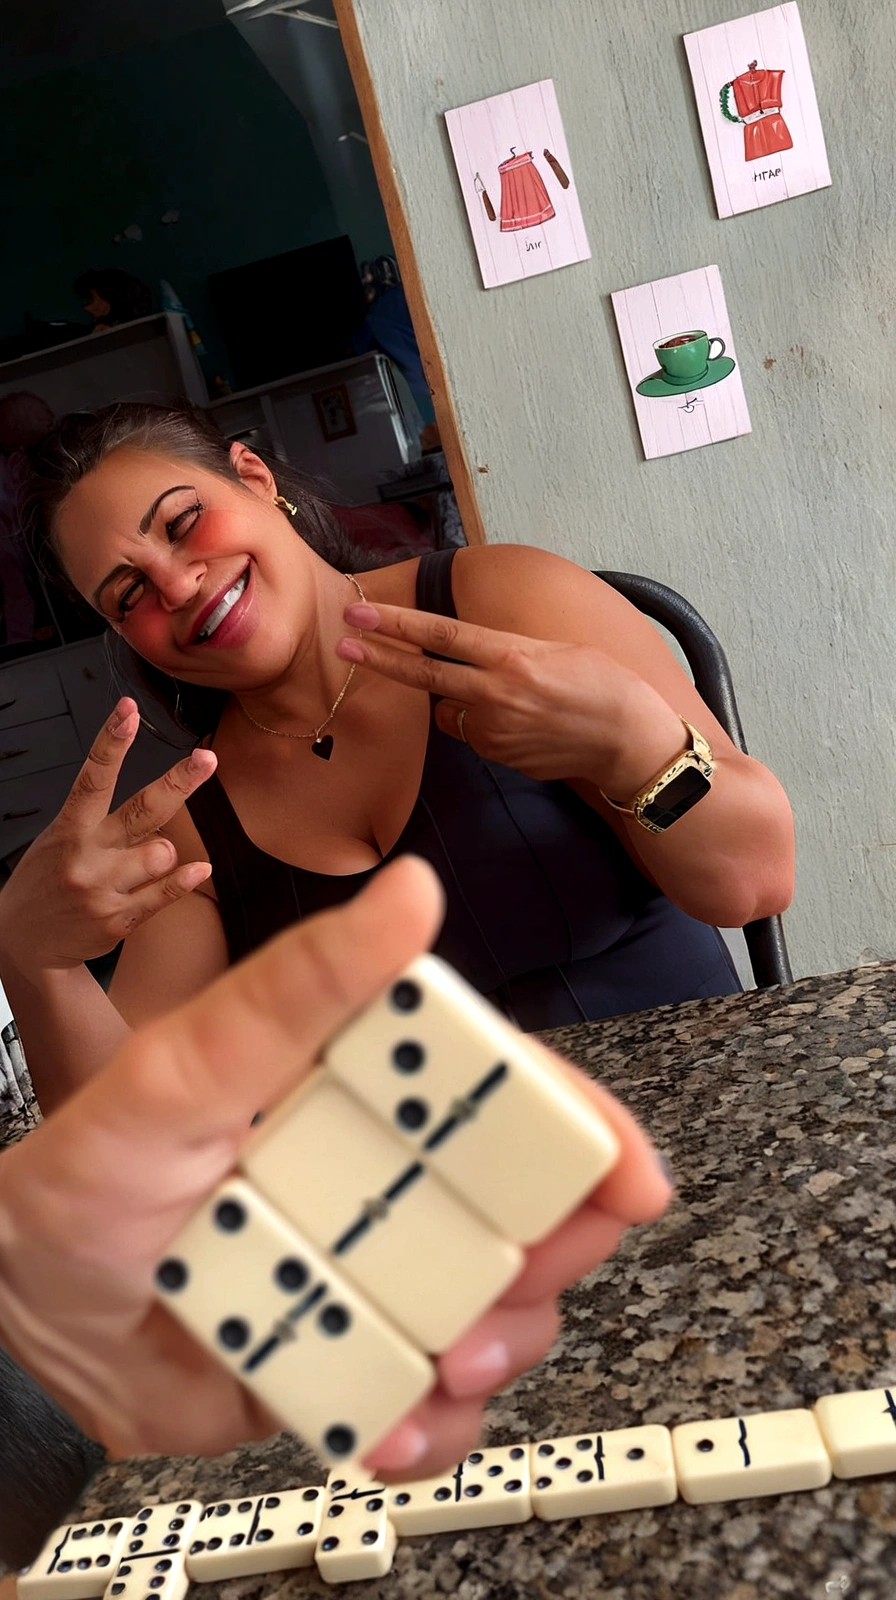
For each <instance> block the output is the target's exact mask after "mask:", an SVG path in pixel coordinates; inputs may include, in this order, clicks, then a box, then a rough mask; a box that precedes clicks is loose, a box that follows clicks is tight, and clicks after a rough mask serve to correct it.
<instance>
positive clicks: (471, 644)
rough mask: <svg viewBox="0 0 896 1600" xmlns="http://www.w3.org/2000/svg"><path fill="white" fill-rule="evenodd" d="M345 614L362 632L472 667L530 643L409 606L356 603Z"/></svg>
mask: <svg viewBox="0 0 896 1600" xmlns="http://www.w3.org/2000/svg"><path fill="white" fill-rule="evenodd" d="M344 615H345V620H346V622H347V623H349V624H350V625H351V626H352V627H355V628H359V629H360V630H361V632H362V633H368V632H370V633H378V634H380V635H381V636H382V637H384V638H386V639H400V640H402V641H403V642H404V643H406V644H413V645H418V646H419V647H420V649H422V650H430V651H432V653H433V654H434V655H440V656H450V657H451V659H452V660H453V661H461V662H465V663H467V664H469V665H470V666H474V667H497V666H500V664H501V662H502V660H503V659H504V657H505V656H506V654H507V652H508V650H519V649H520V648H521V647H522V646H525V645H527V644H528V643H529V642H530V641H529V640H528V639H524V638H523V637H522V636H521V635H520V634H518V633H500V632H499V631H498V629H497V628H485V627H483V626H482V625H481V624H480V623H478V622H462V621H461V619H460V618H459V617H444V616H441V615H438V614H436V613H434V612H432V611H417V610H415V609H414V608H412V607H410V606H381V605H376V606H373V605H370V604H369V602H367V601H365V603H364V604H363V605H360V604H359V603H358V602H355V604H354V605H350V606H346V608H345V613H344Z"/></svg>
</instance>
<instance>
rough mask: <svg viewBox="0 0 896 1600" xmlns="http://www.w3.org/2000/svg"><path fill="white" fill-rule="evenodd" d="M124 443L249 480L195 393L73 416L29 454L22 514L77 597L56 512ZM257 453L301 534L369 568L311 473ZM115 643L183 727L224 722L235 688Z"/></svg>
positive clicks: (125, 668)
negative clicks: (181, 673)
mask: <svg viewBox="0 0 896 1600" xmlns="http://www.w3.org/2000/svg"><path fill="white" fill-rule="evenodd" d="M123 445H130V446H132V447H133V448H135V449H138V450H158V451H159V452H160V453H161V454H163V455H168V456H173V457H175V458H176V459H178V460H182V461H189V462H191V463H192V464H193V465H194V466H198V467H202V468H203V470H204V471H206V472H214V473H216V474H217V476H218V477H220V478H226V479H227V480H228V481H229V482H231V483H234V484H238V485H239V486H240V487H241V488H242V487H243V484H242V479H241V478H240V476H239V473H238V472H237V471H236V469H235V468H234V467H233V465H232V464H231V460H230V446H231V441H230V440H229V439H225V437H224V435H223V434H222V433H220V432H219V430H218V429H217V428H216V427H215V424H214V422H213V421H212V419H211V417H209V416H208V414H207V413H206V412H204V411H201V410H199V409H198V408H197V407H195V406H192V405H190V403H189V402H188V401H186V400H180V401H177V402H173V403H172V404H171V405H168V406H161V405H149V404H147V403H144V402H142V401H120V402H118V403H117V404H115V405H111V406H103V407H102V409H101V410H99V411H74V412H72V413H71V414H70V415H69V416H67V417H63V419H62V421H61V422H60V423H59V424H58V426H57V427H55V428H54V429H53V430H52V431H51V432H50V433H49V434H47V436H46V438H45V439H42V440H41V441H40V442H39V443H38V444H36V445H34V446H33V447H32V449H30V450H29V451H28V452H27V457H28V467H29V471H28V478H27V481H26V482H25V484H24V487H23V495H22V502H21V514H22V528H23V534H24V538H25V542H26V544H27V547H28V551H29V554H30V555H31V558H32V560H33V561H34V563H35V565H36V566H37V568H38V570H39V571H40V572H41V573H42V574H43V576H44V577H45V578H46V579H47V580H48V582H49V583H50V584H51V585H54V586H56V587H57V588H61V589H63V590H64V591H65V593H66V594H67V595H69V596H70V597H72V596H74V597H75V598H76V599H80V598H81V597H80V596H79V595H78V592H77V590H76V589H75V588H74V586H73V585H72V582H71V580H70V578H69V577H68V574H67V572H66V571H65V567H64V565H63V563H62V560H61V558H60V555H59V551H58V549H57V546H56V542H55V529H54V524H55V519H56V516H57V513H58V512H59V509H60V507H61V506H62V504H63V502H64V501H65V500H66V498H67V496H68V495H69V494H70V493H71V491H72V489H73V488H74V487H75V484H77V483H79V482H80V481H81V479H82V478H83V477H85V476H86V474H87V473H88V472H92V471H93V469H94V468H95V467H98V466H99V465H100V463H101V462H102V461H104V460H105V458H106V456H108V455H110V454H111V453H112V451H113V450H117V449H120V448H121V447H122V446H123ZM255 453H256V454H257V455H260V456H261V457H262V459H263V460H264V461H265V462H266V464H267V465H268V466H269V467H270V468H271V471H272V472H273V473H274V475H275V477H276V480H277V488H278V491H279V492H280V493H281V494H283V495H284V496H285V498H286V499H287V500H289V501H290V502H292V503H293V504H294V505H295V506H296V507H297V508H298V509H297V512H296V517H295V528H296V532H297V533H298V534H299V535H300V537H301V538H303V539H304V540H305V542H306V544H308V545H309V546H310V547H311V549H312V550H313V551H314V552H315V554H316V555H318V556H320V557H321V559H322V560H323V561H326V562H327V563H328V564H329V565H330V566H332V567H336V568H338V570H339V571H340V572H363V570H364V569H365V567H366V566H367V565H369V558H368V557H366V556H365V555H364V553H363V551H361V550H360V549H359V548H358V547H357V546H356V545H354V544H353V543H352V541H351V540H350V539H349V538H348V537H347V535H346V534H344V533H343V531H342V529H341V528H340V527H339V524H338V522H337V521H336V518H335V517H334V516H333V513H332V511H331V509H330V507H329V505H327V503H326V501H324V500H322V499H320V498H319V496H318V495H316V494H314V493H313V492H312V491H311V490H310V489H309V487H308V480H307V479H306V478H304V477H303V475H302V474H301V473H299V472H297V471H296V470H295V468H293V467H291V466H289V465H288V464H287V463H286V462H284V461H278V460H276V459H275V458H273V457H270V456H268V455H267V454H266V453H264V452H261V451H256V452H255ZM249 492H250V491H248V490H247V491H246V493H249ZM107 642H108V645H109V653H110V660H111V663H112V669H113V673H114V674H115V675H116V676H117V677H119V678H120V679H121V681H122V683H123V687H124V688H125V690H126V692H128V693H131V692H133V691H134V690H138V691H139V689H140V688H143V689H148V690H149V692H150V694H151V695H152V696H153V697H154V698H155V699H156V700H157V701H160V702H161V703H162V704H163V705H164V706H165V707H166V708H167V709H168V711H169V712H170V713H171V714H172V715H173V716H174V717H175V720H176V721H177V722H179V723H180V724H181V726H182V727H183V728H185V729H186V730H187V731H188V732H190V733H193V734H196V735H198V736H199V737H200V738H201V737H203V736H204V735H205V734H207V733H211V732H212V731H213V730H214V728H215V727H216V726H217V723H218V718H219V717H220V715H221V712H222V710H223V709H224V706H225V704H226V702H227V699H228V698H229V696H228V694H227V692H226V691H224V690H219V689H206V688H203V687H201V686H200V685H196V684H189V683H181V684H175V682H174V680H173V679H172V678H171V677H170V676H169V674H168V673H167V672H162V671H161V670H160V668H158V667H154V666H152V665H151V663H150V662H148V661H145V660H144V659H143V657H142V656H140V655H138V654H137V652H136V650H132V649H131V647H130V645H128V644H126V643H125V642H124V640H123V639H121V638H119V637H118V635H116V634H113V633H110V634H108V635H107ZM149 725H150V727H151V726H152V723H151V722H150V723H149Z"/></svg>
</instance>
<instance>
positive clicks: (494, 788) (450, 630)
mask: <svg viewBox="0 0 896 1600" xmlns="http://www.w3.org/2000/svg"><path fill="white" fill-rule="evenodd" d="M30 527H31V537H32V540H33V542H34V545H35V549H36V553H37V554H38V556H39V557H40V559H41V560H42V561H43V563H44V565H45V567H46V565H47V564H49V565H50V566H51V567H52V569H53V570H54V572H55V573H56V575H57V577H59V578H62V579H64V581H66V582H67V583H68V584H69V585H71V586H73V587H74V588H75V589H76V590H77V592H78V593H79V594H80V595H82V596H84V597H90V599H91V603H92V604H93V605H94V606H95V607H96V608H97V609H98V610H99V612H100V613H101V615H102V616H103V617H105V618H106V620H107V621H108V623H109V626H110V628H111V630H112V631H113V633H114V634H115V635H117V637H118V640H119V641H120V649H121V651H122V659H123V660H124V661H125V662H129V663H130V664H131V666H132V667H133V668H135V669H137V673H136V676H135V683H136V682H140V683H141V684H142V686H143V687H141V689H140V690H139V692H140V693H141V695H143V694H144V693H145V689H146V688H149V689H151V690H152V691H153V692H154V693H156V694H159V695H161V696H162V697H164V698H165V699H166V700H167V702H168V703H169V705H171V704H174V705H176V706H177V707H178V709H179V712H180V715H181V719H182V721H184V722H185V723H186V725H187V726H189V727H190V728H191V729H192V731H193V732H194V733H195V735H196V737H197V748H196V750H195V751H194V754H193V755H192V757H190V758H189V759H188V760H187V761H185V762H180V763H178V765H177V766H176V767H174V768H173V769H172V771H171V772H170V773H169V774H168V775H167V776H166V777H165V778H163V779H160V780H158V781H157V783H155V784H153V785H151V786H150V787H149V788H148V789H147V790H145V791H143V793H142V794H140V795H138V796H136V797H135V798H134V799H133V800H131V801H129V802H127V804H126V805H125V806H123V807H122V808H121V809H120V810H119V811H118V812H115V813H112V814H111V815H110V814H109V801H110V797H111V793H112V791H113V789H114V785H115V780H116V777H117V774H118V771H119V768H120V765H121V761H122V759H123V756H124V753H125V752H126V750H127V748H128V747H129V745H130V742H131V740H132V739H133V737H134V734H135V732H136V729H137V726H138V716H137V710H136V707H135V706H134V704H133V702H131V701H124V702H122V703H121V704H120V706H119V709H118V712H117V714H116V716H115V717H114V718H113V720H112V722H111V723H110V724H109V726H108V727H107V728H105V729H103V730H102V731H101V733H100V735H99V737H98V739H97V741H96V744H95V746H94V749H93V751H92V753H91V759H90V760H89V761H88V763H87V766H86V767H85V770H84V772H83V773H82V775H81V777H80V778H79V780H78V781H77V783H76V785H75V789H74V790H73V792H72V795H71V796H70V798H69V801H68V802H67V804H66V806H65V808H64V810H63V813H62V814H61V816H60V817H59V818H58V819H57V821H56V822H55V823H53V824H52V825H51V827H50V828H49V829H48V830H47V831H46V833H45V834H43V835H41V837H40V838H39V839H38V840H37V841H36V842H35V844H34V845H33V846H32V848H31V850H30V851H29V852H28V854H27V855H26V856H25V857H24V859H23V860H22V862H21V863H20V864H19V866H18V867H17V869H16V872H15V873H14V874H13V876H12V878H11V879H10V882H9V883H8V884H7V886H6V888H5V889H4V892H3V894H2V896H0V977H2V979H3V982H4V985H5V986H6V989H7V992H8V993H9V995H10V1000H11V1003H12V1006H13V1010H14V1012H15V1014H16V1016H17V1019H18V1021H19V1026H20V1029H21V1031H22V1034H23V1037H24V1039H25V1044H26V1050H27V1054H28V1059H29V1064H30V1065H31V1069H32V1073H33V1075H34V1077H35V1080H36V1083H37V1085H38V1093H39V1094H40V1096H41V1099H42V1101H43V1102H44V1104H45V1105H46V1103H47V1101H48V1100H51V1099H53V1098H55V1097H58V1096H59V1095H60V1094H62V1093H64V1092H65V1091H66V1090H67V1089H68V1088H70V1087H71V1086H72V1084H73V1083H75V1082H78V1081H80V1079H82V1078H83V1077H84V1076H86V1075H88V1074H89V1073H90V1072H92V1071H93V1070H95V1069H96V1067H97V1066H99V1065H100V1064H101V1063H102V1062H103V1061H104V1060H105V1059H106V1058H107V1056H108V1054H109V1051H110V1049H111V1048H113V1047H114V1045H115V1043H116V1042H117V1041H118V1040H119V1039H120V1038H121V1036H122V1034H123V1033H125V1032H126V1031H127V1029H128V1027H131V1026H134V1025H136V1024H138V1023H140V1022H142V1021H145V1020H148V1019H150V1018H152V1017H154V1016H157V1015H158V1014H159V1013H161V1012H163V1011H165V1010H166V1009H168V1008H169V1007H170V1006H171V1005H173V1004H176V1003H177V1002H178V1001H181V1000H185V999H187V998H188V997H189V996H191V995H192V994H194V993H195V992H196V991H197V990H198V989H199V988H200V987H201V986H202V985H203V984H204V983H205V982H206V981H207V980H208V979H209V978H210V977H212V976H213V975H214V974H215V973H216V972H218V971H220V970H221V969H222V968H223V967H225V966H226V965H227V964H228V963H229V962H232V961H235V960H237V959H238V958H239V957H241V956H243V955H245V954H247V953H248V952H249V951H250V950H252V949H254V948H255V947H257V946H258V945H260V944H262V943H263V942H264V941H265V940H266V939H267V938H269V937H270V935H271V934H273V933H275V932H277V931H279V929H281V928H283V927H285V926H287V925H288V924H289V923H291V922H293V921H295V920H296V918H298V917H303V916H305V915H306V914H307V913H309V912H312V911H316V910H320V909H322V908H325V907H327V906H334V905H337V904H339V903H341V902H344V901H346V900H348V899H350V898H352V897H353V896H354V895H355V894H356V893H357V891H358V890H359V889H360V888H361V887H363V885H364V884H365V883H366V881H367V880H368V878H369V876H370V874H371V873H374V872H376V871H377V870H378V869H379V868H380V867H381V866H382V864H383V863H384V862H386V861H388V860H391V859H392V858H393V857H394V856H396V855H399V854H405V853H409V852H410V853H416V854H418V855H421V856H424V857H425V858H427V859H428V860H429V861H430V862H431V863H432V864H433V865H434V866H435V868H436V870H437V872H438V873H439V876H440V877H441V879H442V882H443V884H444V885H445V889H446V894H447V911H446V917H445V923H444V927H443V930H442V933H441V935H440V938H439V940H438V942H437V944H436V949H437V950H438V951H439V953H440V954H441V955H442V956H444V957H445V958H446V959H447V960H448V961H449V962H450V963H451V964H452V965H453V966H455V967H457V968H458V969H459V970H460V971H461V972H462V973H463V974H464V976H466V977H467V979H468V980H469V981H471V982H472V983H473V984H474V986H475V987H477V988H478V989H480V991H482V992H483V993H485V994H488V995H490V996H491V998H492V999H493V1000H495V1001H496V1002H497V1004H498V1005H500V1006H502V1007H503V1009H504V1010H505V1011H507V1012H508V1014H509V1015H511V1016H512V1017H513V1018H514V1019H515V1020H516V1021H517V1022H519V1023H520V1024H521V1025H522V1026H523V1027H525V1028H530V1029H537V1028H547V1027H552V1026H558V1025H560V1024H562V1023H565V1022H571V1021H577V1020H581V1019H582V1018H594V1017H598V1016H604V1015H609V1014H612V1013H613V1012H618V1011H631V1010H636V1009H638V1008H640V1007H645V1006H653V1005H658V1004H662V1003H664V1002H669V1001H676V1000H682V999H687V998H690V997H694V996H699V995H704V994H716V993H727V992H730V991H732V990H734V989H736V988H737V987H738V984H737V979H736V977H735V975H734V972H733V969H732V967H731V965H730V961H729V959H728V957H727V953H726V951H725V947H724V945H723V943H722V941H721V939H720V937H719V935H718V933H717V930H716V927H715V926H713V925H714V924H716V923H719V924H721V925H723V926H736V925H739V924H741V923H743V922H746V921H749V920H752V919H753V918H755V917H757V916H761V915H766V914H768V913H770V912H772V911H778V910H781V909H782V908H783V907H784V906H785V905H786V904H787V902H788V900H789V897H790V892H791V886H792V864H793V840H792V829H791V820H790V811H789V807H788V805H787V800H786V797H785V796H784V794H783V791H782V790H781V788H780V786H779V785H778V784H777V782H776V780H775V779H774V778H773V777H772V775H771V773H769V772H768V771H767V770H766V769H765V768H764V767H762V766H760V765H759V763H758V762H756V761H753V760H751V759H750V758H749V757H748V756H745V755H742V754H741V753H740V752H739V751H737V750H735V749H734V747H733V746H732V744H731V741H730V740H729V739H728V737H727V735H726V734H725V732H724V730H723V729H722V728H721V727H720V726H719V724H718V723H717V722H716V721H715V719H714V718H713V717H712V715H711V713H710V712H709V710H708V709H707V707H706V706H705V705H704V703H703V702H702V701H701V699H700V697H699V696H698V694H697V693H696V690H695V689H694V686H693V684H692V683H691V682H690V680H689V679H688V678H687V677H686V675H685V674H684V673H683V672H682V671H681V669H680V668H679V667H678V665H677V664H676V662H675V660H674V659H673V657H672V656H671V654H670V653H669V651H668V650H667V649H666V646H665V645H664V644H663V643H662V641H661V640H660V638H659V636H658V635H657V633H656V632H655V631H654V629H653V628H652V627H651V625H650V624H649V623H648V622H647V621H646V620H645V619H644V618H643V617H642V616H641V615H640V614H639V613H638V612H636V611H635V610H634V609H633V608H632V607H631V606H630V605H629V604H628V602H627V601H625V600H624V599H622V597H621V596H619V595H618V594H616V593H615V591H613V590H611V589H609V588H607V587H606V586H605V585H604V584H602V583H601V582H600V581H599V580H598V579H596V578H595V577H594V576H593V575H592V574H590V573H586V572H583V571H581V569H579V568H578V567H575V566H573V565H572V564H571V563H569V562H566V561H563V560H561V559H560V558H559V557H556V556H553V555H550V554H548V553H547V552H545V551H541V550H535V549H527V548H525V547H522V546H498V547H488V546H479V547H470V548H467V549H461V550H457V551H445V552H438V553H431V554H429V555H426V556H424V557H422V558H419V559H414V560H410V561H401V562H398V563H396V564H394V565H391V566H387V567H378V568H374V569H372V570H367V571H360V570H358V569H359V566H360V561H359V559H358V556H357V553H355V552H352V551H351V550H350V549H348V548H346V546H345V544H344V542H340V540H339V535H338V533H337V532H336V530H335V529H334V528H333V526H332V523H331V517H330V513H329V511H328V509H327V507H326V506H324V505H323V504H322V503H321V502H320V501H319V500H317V499H316V498H315V497H314V496H313V495H310V494H309V493H308V491H307V488H306V487H305V486H304V485H303V484H302V482H301V480H299V479H297V478H296V477H295V475H294V474H292V473H290V472H289V470H288V469H284V468H283V467H282V466H281V464H280V463H276V464H275V466H274V467H273V469H272V466H271V465H269V464H268V463H266V462H265V461H264V460H262V459H261V457H259V456H258V455H257V454H255V453H253V452H252V451H250V450H248V449H247V448H246V447H245V446H244V445H242V444H233V445H228V444H227V442H226V441H225V440H224V439H222V438H220V437H219V436H218V435H217V434H216V433H215V432H214V430H213V428H212V427H211V426H210V424H209V422H208V419H207V418H205V417H203V416H201V415H194V414H193V413H191V412H189V411H185V410H181V411H178V412H175V413H172V412H167V411H165V410H163V409H162V408H158V407H149V406H128V405H120V406H116V407H113V408H110V409H109V410H108V411H107V412H101V413H98V414H97V415H96V416H85V417H75V418H70V419H68V420H67V421H66V423H64V424H63V425H62V427H61V428H60V429H59V430H58V431H57V432H56V433H55V434H54V435H51V436H50V438H49V439H48V440H47V441H46V443H45V444H44V445H43V446H41V448H40V449H39V451H38V452H37V453H36V455H35V457H34V460H33V481H32V485H31V496H30ZM347 582H348V583H350V584H351V585H352V588H351V590H348V591H347ZM346 668H348V671H346ZM324 730H326V731H324ZM309 752H311V753H314V754H316V755H324V756H325V757H326V760H324V761H311V760H309V759H308V757H309ZM698 767H699V774H698V776H699V784H696V785H692V786H691V787H690V788H688V785H687V783H685V788H686V789H687V793H686V794H685V795H684V800H683V801H682V802H681V803H678V801H676V803H675V805H672V804H671V803H669V795H670V794H671V786H672V783H673V780H674V781H675V782H678V780H679V779H680V778H681V776H682V775H684V778H685V779H688V774H691V776H693V775H694V774H695V772H696V769H697V768H698ZM688 781H689V780H688ZM679 787H680V785H679ZM648 793H649V794H650V795H651V796H652V797H653V801H652V803H651V805H650V807H649V808H646V807H645V806H644V805H643V804H642V803H641V802H642V800H643V797H644V795H645V794H648ZM677 793H678V791H677V790H676V794H677ZM658 796H659V797H661V798H662V803H660V802H659V800H658V799H657V797H658ZM648 810H649V817H648ZM657 819H659V820H658V821H657ZM122 938H123V939H124V948H123V952H122V955H121V958H120V960H119V962H118V966H117V968H116V972H115V976H114V979H113V982H112V985H111V987H110V990H109V995H108V997H107V996H106V995H104V994H103V993H102V991H101V990H100V988H99V986H98V985H96V984H95V983H94V981H93V979H92V978H91V977H90V974H89V972H88V971H87V969H86V968H85V967H84V966H83V962H84V961H85V960H86V959H88V958H90V957H92V956H95V955H98V954H101V953H102V952H103V951H104V950H108V949H110V948H112V947H113V946H114V945H115V944H117V943H118V942H119V940H121V939H122ZM346 959H347V960H351V952H350V951H347V952H346Z"/></svg>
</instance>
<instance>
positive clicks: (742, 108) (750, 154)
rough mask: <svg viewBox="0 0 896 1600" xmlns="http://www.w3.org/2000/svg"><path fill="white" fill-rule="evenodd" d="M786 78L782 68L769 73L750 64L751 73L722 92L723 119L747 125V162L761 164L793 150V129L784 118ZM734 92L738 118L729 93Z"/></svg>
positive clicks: (745, 144) (745, 74) (726, 86)
mask: <svg viewBox="0 0 896 1600" xmlns="http://www.w3.org/2000/svg"><path fill="white" fill-rule="evenodd" d="M783 76H784V69H783V68H782V69H781V70H780V71H778V70H777V69H775V70H771V71H770V70H768V69H767V68H762V67H758V64H757V63H756V62H755V61H751V62H750V66H749V69H748V71H746V72H742V73H741V74H740V77H738V78H733V79H732V80H731V82H730V83H726V84H725V85H724V86H723V88H722V90H721V93H720V95H719V99H720V102H721V106H722V116H723V117H726V118H727V120H728V121H729V122H742V123H743V124H744V160H745V161H760V160H762V159H763V158H764V157H766V156H773V155H776V154H777V152H778V151H779V150H792V149H793V140H792V139H791V137H790V130H789V129H788V127H787V123H786V122H785V121H784V118H783V117H782V115H781V79H782V78H783ZM732 89H733V90H734V102H735V105H736V106H737V110H738V115H737V116H734V115H733V114H732V112H731V110H730V109H729V107H730V97H729V91H730V90H732Z"/></svg>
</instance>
